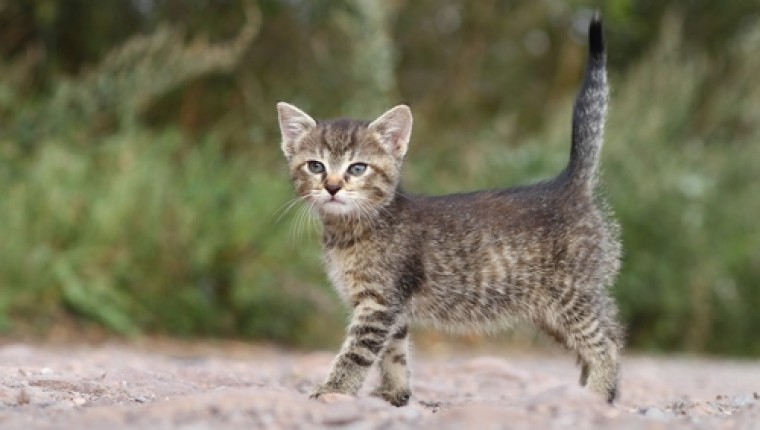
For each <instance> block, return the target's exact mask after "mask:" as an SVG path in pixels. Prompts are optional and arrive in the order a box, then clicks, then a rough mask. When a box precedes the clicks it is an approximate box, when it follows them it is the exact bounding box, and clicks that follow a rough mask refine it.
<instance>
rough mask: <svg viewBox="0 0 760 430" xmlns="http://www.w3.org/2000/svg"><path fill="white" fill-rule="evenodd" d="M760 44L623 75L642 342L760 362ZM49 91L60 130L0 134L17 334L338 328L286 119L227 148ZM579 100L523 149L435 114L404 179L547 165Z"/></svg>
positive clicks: (489, 178)
mask: <svg viewBox="0 0 760 430" xmlns="http://www.w3.org/2000/svg"><path fill="white" fill-rule="evenodd" d="M757 42H758V38H757V37H754V36H753V35H752V34H749V35H747V36H746V37H745V38H744V39H742V41H740V43H737V45H736V46H735V47H734V48H732V49H733V50H732V51H731V52H729V53H728V55H729V56H728V59H729V60H728V62H729V63H730V64H731V67H730V68H727V71H726V72H725V73H716V72H715V70H716V65H715V64H712V63H711V61H709V59H707V58H702V57H699V56H698V55H697V54H689V53H685V52H684V50H682V49H680V46H681V45H680V42H679V41H678V40H677V38H672V37H671V38H666V40H664V41H663V42H662V43H661V44H660V46H659V47H658V48H657V49H656V50H655V51H653V52H652V53H650V54H649V55H648V56H647V57H646V58H645V59H644V60H643V61H642V62H641V63H640V64H639V65H638V66H636V67H634V68H633V69H630V70H628V71H627V72H626V73H625V74H624V75H613V76H612V77H611V81H612V84H613V95H612V107H611V115H610V119H609V126H608V129H607V141H606V144H605V145H606V146H605V148H604V151H603V157H604V159H603V166H604V168H605V172H604V178H605V183H606V194H607V195H608V197H609V200H610V202H611V206H612V207H613V208H614V210H615V212H616V214H617V216H618V218H619V219H620V221H621V223H622V226H623V239H624V244H625V245H624V246H625V258H624V265H623V271H622V273H621V276H620V279H619V282H618V283H617V285H616V286H615V294H616V296H617V298H618V301H619V303H620V307H621V310H622V315H623V317H624V319H625V322H626V324H627V325H628V327H629V343H630V346H631V347H632V348H638V349H646V350H662V351H670V350H689V351H701V352H711V353H722V354H743V355H760V340H759V339H758V338H757V336H755V333H756V332H757V330H758V328H760V313H758V312H757V311H756V310H757V309H758V308H760V287H759V286H758V285H760V283H759V282H758V280H760V254H759V253H758V250H759V249H760V229H758V228H757V227H756V220H755V218H756V214H757V213H760V200H759V199H757V186H758V184H760V181H759V180H760V171H759V170H758V168H757V166H760V147H759V146H758V145H757V142H758V141H760V117H758V112H760V106H759V105H758V103H760V94H758V92H759V91H760V90H758V86H757V85H756V83H755V81H756V78H755V76H754V75H755V71H756V70H759V69H760V67H758V66H760V64H758V61H759V60H758V59H757V58H756V56H755V55H750V54H751V53H752V52H756V48H757V47H758V46H757ZM125 73H126V72H125ZM86 79H88V80H91V79H95V78H93V77H92V76H89V77H87V78H86ZM183 79H184V78H183ZM62 85H63V84H62ZM66 85H69V88H76V82H75V83H73V84H71V83H67V84H66ZM167 86H168V87H170V86H171V85H168V84H167ZM0 90H2V88H0ZM0 93H2V94H6V95H7V94H9V93H7V91H0ZM52 94H58V96H56V97H55V98H51V99H49V100H46V99H43V100H40V101H38V102H37V104H35V105H32V106H31V107H30V108H29V109H28V110H26V111H25V112H29V111H32V110H37V111H38V112H46V114H45V115H47V116H56V118H51V123H52V124H63V125H62V126H60V127H58V128H57V130H58V131H57V132H55V133H42V132H40V133H37V132H33V131H30V130H32V129H33V128H34V127H35V122H34V121H45V120H46V119H47V118H40V117H39V116H36V117H35V116H34V115H31V116H30V115H27V114H21V115H18V116H17V117H15V121H16V122H13V121H11V122H13V124H12V126H10V127H9V128H8V129H7V130H10V131H7V130H6V132H5V134H4V135H2V137H1V138H0V187H2V190H3V198H2V199H0V225H2V231H3V235H2V240H0V330H3V331H5V332H6V333H16V332H24V331H32V332H35V333H45V332H47V331H49V330H50V328H51V327H52V326H54V325H56V324H58V323H59V322H61V321H62V320H67V321H68V320H74V321H77V322H78V323H79V324H83V325H97V326H102V327H105V328H107V329H108V330H110V331H113V332H115V333H119V334H123V335H130V334H135V333H143V332H148V333H162V334H171V335H179V336H226V337H231V336H242V337H247V338H258V339H270V340H275V341H279V342H283V343H289V344H298V345H307V346H317V345H324V344H325V343H327V342H334V341H335V340H336V339H337V338H338V337H339V336H340V334H341V331H342V327H341V326H342V323H343V320H344V319H345V312H344V311H343V310H342V309H341V307H340V305H339V304H338V301H337V300H336V298H335V297H334V294H333V293H332V292H331V290H330V287H329V285H328V283H327V280H326V277H325V276H324V274H323V273H322V270H321V267H320V263H319V247H318V232H317V231H315V230H314V229H310V228H308V227H307V228H302V227H299V224H298V222H299V221H298V211H297V210H291V211H288V212H286V213H284V214H282V215H281V212H282V208H283V207H285V205H287V204H288V202H289V201H290V199H291V198H292V197H293V196H292V191H291V188H290V184H289V183H288V180H287V174H286V172H285V165H284V161H283V160H282V159H281V156H280V154H279V145H278V143H277V138H276V130H275V129H274V127H275V124H274V119H273V121H272V123H271V124H266V125H264V124H254V125H251V126H249V127H250V129H248V130H247V132H248V134H249V135H250V136H254V137H253V138H252V142H251V145H250V146H248V147H239V146H236V147H232V148H230V147H229V146H227V145H226V141H225V138H224V137H222V136H224V135H225V134H224V133H217V131H215V130H210V131H208V132H205V133H201V134H200V137H199V138H189V137H188V136H186V135H183V134H182V133H180V132H179V131H177V130H176V129H174V128H172V127H171V126H163V127H149V126H147V125H145V124H143V123H141V122H140V121H139V120H138V119H136V118H139V116H138V117H134V116H129V115H127V116H129V117H130V118H133V120H130V121H122V122H121V123H118V124H117V125H116V126H113V125H111V126H107V127H104V128H97V127H96V129H95V130H93V129H92V128H91V127H90V126H89V125H87V124H85V123H83V122H82V119H81V118H80V117H79V116H77V117H76V118H75V119H71V118H70V117H69V116H67V113H66V110H65V109H64V108H63V107H61V106H62V105H61V104H60V103H61V102H60V97H62V96H60V94H61V92H56V91H53V92H52ZM8 97H11V98H12V95H9V96H8ZM347 97H348V95H347ZM4 100H5V99H4ZM3 103H4V105H6V106H10V105H12V104H13V100H10V101H9V100H5V101H4V102H3ZM83 103H84V102H83ZM55 106H58V107H57V108H56V109H53V108H52V107H55ZM570 106H571V100H569V99H568V100H567V101H566V103H563V104H561V105H560V106H559V107H558V108H556V109H555V110H553V111H551V112H548V113H547V115H548V116H547V119H546V121H545V124H546V125H545V127H544V128H543V129H542V131H541V132H539V133H537V134H535V135H533V136H529V137H528V138H526V139H523V140H522V141H521V142H519V144H518V143H517V142H511V138H512V137H513V136H514V135H515V133H514V129H515V124H514V117H513V116H510V115H508V114H504V115H503V116H497V117H495V118H494V119H493V121H492V124H493V126H492V127H491V128H485V129H482V130H480V131H478V132H477V133H475V134H474V135H473V134H471V133H458V132H457V127H456V125H442V124H436V123H434V122H431V121H433V119H427V124H426V123H425V121H424V120H423V121H420V122H419V123H420V124H421V126H420V127H419V128H417V129H416V130H415V134H414V136H413V142H412V147H411V149H410V154H409V156H408V159H407V164H406V166H405V180H404V183H405V185H406V187H407V188H408V189H409V190H410V191H412V192H431V193H444V192H455V191H462V190H471V189H478V188H491V187H498V186H508V185H514V184H520V183H525V182H530V181H534V180H540V179H542V178H547V177H550V176H552V175H554V174H555V173H556V172H558V171H559V170H560V169H561V168H562V167H563V166H564V163H565V162H566V157H567V153H568V151H569V148H568V146H569V130H570V119H569V118H570ZM272 112H273V114H272V115H273V116H272V118H274V106H272ZM35 118H36V119H35ZM13 119H14V118H11V120H13ZM85 122H86V121H85ZM230 123H231V124H239V122H235V121H232V122H230ZM30 136H32V137H30ZM30 139H31V140H30ZM32 140H33V142H32V143H33V144H30V143H29V142H31V141H32ZM462 142H467V144H466V145H463V144H462ZM280 216H281V217H280ZM278 217H280V218H279V219H278ZM298 230H304V231H305V234H304V235H302V237H296V236H297V235H296V234H295V232H296V231H298Z"/></svg>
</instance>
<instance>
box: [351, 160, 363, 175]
mask: <svg viewBox="0 0 760 430" xmlns="http://www.w3.org/2000/svg"><path fill="white" fill-rule="evenodd" d="M365 170H367V165H366V164H365V163H354V164H352V165H350V166H348V173H349V174H351V175H353V176H361V175H362V174H363V173H364V171H365Z"/></svg>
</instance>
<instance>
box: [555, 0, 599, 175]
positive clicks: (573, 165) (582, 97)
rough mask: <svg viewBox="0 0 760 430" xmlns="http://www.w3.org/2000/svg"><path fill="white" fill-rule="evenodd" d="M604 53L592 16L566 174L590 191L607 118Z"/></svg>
mask: <svg viewBox="0 0 760 430" xmlns="http://www.w3.org/2000/svg"><path fill="white" fill-rule="evenodd" d="M608 94H609V89H608V87H607V53H606V51H605V47H604V36H603V34H602V18H601V15H600V14H599V12H598V11H597V12H596V13H594V17H593V18H592V19H591V23H590V24H589V28H588V59H587V60H586V75H585V77H584V79H583V85H582V86H581V89H580V92H579V93H578V96H577V98H576V99H575V107H574V109H573V142H572V147H571V149H570V162H569V163H568V166H567V170H566V173H567V174H568V176H569V180H570V181H571V182H572V183H573V184H574V185H576V186H580V187H583V188H585V189H587V190H593V188H594V186H595V184H596V180H597V169H598V167H597V166H598V164H599V154H600V152H601V149H602V141H603V138H604V136H603V135H604V122H605V119H606V118H607V98H608Z"/></svg>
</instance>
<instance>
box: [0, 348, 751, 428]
mask: <svg viewBox="0 0 760 430" xmlns="http://www.w3.org/2000/svg"><path fill="white" fill-rule="evenodd" d="M331 359H332V353H331V352H318V353H309V352H299V351H286V350H281V349H278V348H274V347H261V346H241V345H239V344H236V345H234V346H233V347H230V345H227V344H217V345H214V344H205V345H203V346H198V345H197V344H182V343H173V344H171V345H169V346H166V345H162V346H160V347H159V346H156V345H152V344H150V343H148V344H145V343H143V344H129V345H124V344H106V345H99V346H74V347H71V346H69V347H64V346H54V347H51V346H30V345H26V344H8V343H6V344H5V345H4V346H2V347H0V428H2V429H35V428H50V429H52V428H66V429H69V428H71V429H75V428H76V429H100V428H107V429H109V430H113V429H121V428H183V429H202V428H214V429H225V428H240V429H244V428H245V429H252V428H263V429H313V428H345V429H419V428H430V429H457V428H475V429H477V430H486V429H499V428H510V429H543V428H557V429H560V428H561V429H575V428H590V429H603V428H604V429H606V428H615V429H680V428H699V429H760V395H759V394H758V393H760V361H744V362H741V361H726V360H714V359H698V358H661V357H639V356H633V357H632V356H628V357H627V358H626V360H625V362H624V367H623V370H624V376H623V382H622V394H621V398H620V401H619V402H618V403H617V404H616V405H615V406H613V407H610V406H608V405H606V404H605V403H603V402H602V401H601V400H599V399H598V398H597V397H595V396H594V395H592V394H590V393H588V392H586V391H585V390H583V389H581V388H579V387H577V386H576V383H575V381H576V380H577V377H578V371H577V369H576V368H575V367H574V362H573V360H572V359H571V358H570V357H569V356H568V355H564V354H562V353H559V352H557V353H552V352H546V353H524V352H522V353H514V354H513V353H510V352H503V351H502V352H499V353H498V354H495V353H493V352H487V353H482V352H478V351H455V352H453V353H452V352H449V353H447V354H436V355H430V353H428V355H426V353H425V351H417V353H416V354H415V357H414V359H413V363H412V368H413V372H414V374H413V389H414V395H413V397H412V400H411V402H410V404H409V406H407V407H403V408H396V407H393V406H390V405H388V404H386V403H385V402H383V401H381V400H379V399H376V398H372V397H369V396H368V394H367V393H368V392H369V391H370V389H371V384H372V383H373V382H374V379H375V377H374V375H373V376H372V377H371V378H370V380H369V381H368V383H367V385H365V387H364V389H363V391H362V392H361V394H360V395H359V396H358V398H352V397H347V396H339V395H333V396H329V397H328V398H326V399H321V400H309V399H308V398H307V393H308V392H309V390H310V388H311V387H312V385H313V384H314V383H315V382H318V381H320V380H321V379H322V378H323V376H324V375H325V374H326V372H327V370H328V368H329V364H330V361H331Z"/></svg>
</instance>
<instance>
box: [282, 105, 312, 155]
mask: <svg viewBox="0 0 760 430" xmlns="http://www.w3.org/2000/svg"><path fill="white" fill-rule="evenodd" d="M277 117H278V119H279V121H280V133H282V152H284V153H285V156H286V157H288V158H290V157H291V156H292V155H293V154H294V153H295V147H294V146H295V143H296V142H297V141H298V138H299V137H301V136H303V135H304V134H306V133H308V132H309V131H311V130H312V129H314V128H315V127H316V126H317V122H316V121H314V119H313V118H312V117H310V116H309V115H307V114H306V112H304V111H302V110H301V109H298V108H297V107H295V106H293V105H291V104H289V103H285V102H279V103H277Z"/></svg>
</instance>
